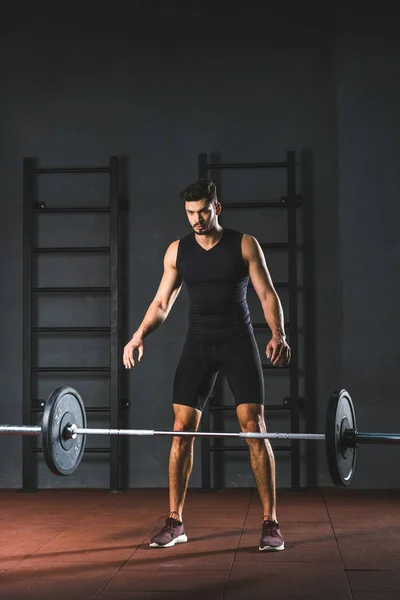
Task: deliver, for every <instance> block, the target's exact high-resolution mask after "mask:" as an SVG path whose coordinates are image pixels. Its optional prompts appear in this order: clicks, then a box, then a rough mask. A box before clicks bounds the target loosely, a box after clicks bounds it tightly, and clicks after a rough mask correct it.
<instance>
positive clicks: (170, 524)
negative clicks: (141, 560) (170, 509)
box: [150, 517, 188, 548]
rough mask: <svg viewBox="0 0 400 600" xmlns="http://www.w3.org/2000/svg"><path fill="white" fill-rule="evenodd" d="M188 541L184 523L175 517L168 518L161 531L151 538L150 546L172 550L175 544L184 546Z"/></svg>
mask: <svg viewBox="0 0 400 600" xmlns="http://www.w3.org/2000/svg"><path fill="white" fill-rule="evenodd" d="M187 540H188V539H187V535H186V533H185V528H184V526H183V523H182V522H181V521H178V519H174V518H173V517H167V519H166V520H165V525H164V527H163V528H162V529H161V531H159V532H158V533H156V535H154V536H153V537H152V538H151V540H150V546H151V547H152V548H170V547H171V546H175V544H183V543H184V542H187Z"/></svg>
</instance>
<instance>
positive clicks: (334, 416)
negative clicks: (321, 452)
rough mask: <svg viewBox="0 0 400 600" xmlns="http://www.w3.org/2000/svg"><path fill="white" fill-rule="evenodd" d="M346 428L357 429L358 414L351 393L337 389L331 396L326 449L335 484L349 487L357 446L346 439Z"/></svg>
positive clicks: (353, 471) (328, 410)
mask: <svg viewBox="0 0 400 600" xmlns="http://www.w3.org/2000/svg"><path fill="white" fill-rule="evenodd" d="M346 429H354V430H356V414H355V410H354V405H353V402H352V399H351V397H350V394H349V393H348V392H347V391H346V390H340V391H335V392H333V394H332V395H331V397H330V398H329V402H328V408H327V412H326V422H325V449H326V458H327V462H328V467H329V472H330V475H331V477H332V481H333V483H334V484H335V485H340V486H343V487H347V486H349V485H350V483H351V480H352V479H353V477H354V473H355V468H356V457H357V447H356V445H355V446H354V447H350V446H349V445H348V444H347V443H346V440H345V435H344V434H345V431H346Z"/></svg>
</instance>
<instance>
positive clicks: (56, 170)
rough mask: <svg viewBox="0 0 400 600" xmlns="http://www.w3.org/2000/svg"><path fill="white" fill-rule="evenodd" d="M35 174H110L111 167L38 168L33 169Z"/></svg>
mask: <svg viewBox="0 0 400 600" xmlns="http://www.w3.org/2000/svg"><path fill="white" fill-rule="evenodd" d="M33 172H34V173H35V174H36V175H43V174H45V173H54V174H59V173H109V172H110V167H44V168H40V167H38V168H35V169H33Z"/></svg>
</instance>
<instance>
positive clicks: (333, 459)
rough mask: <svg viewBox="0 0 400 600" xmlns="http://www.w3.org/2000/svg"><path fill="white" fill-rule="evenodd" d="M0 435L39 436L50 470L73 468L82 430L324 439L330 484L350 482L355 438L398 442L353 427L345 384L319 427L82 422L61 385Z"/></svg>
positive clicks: (75, 397) (76, 402)
mask: <svg viewBox="0 0 400 600" xmlns="http://www.w3.org/2000/svg"><path fill="white" fill-rule="evenodd" d="M0 435H30V436H41V438H42V448H43V454H44V458H45V462H46V465H47V466H48V468H49V469H50V471H51V472H52V473H54V474H55V475H71V474H72V473H74V471H76V469H77V468H78V466H79V464H80V462H81V460H82V457H83V454H84V451H85V446H86V436H88V435H119V436H172V437H215V438H241V439H272V440H274V439H275V440H306V441H307V440H315V441H325V452H326V458H327V463H328V468H329V472H330V475H331V478H332V481H333V483H334V484H335V485H340V486H348V485H350V483H351V481H352V479H353V477H354V473H355V468H356V457H357V448H358V445H360V444H399V443H400V434H399V433H370V432H365V433H362V432H358V431H357V426H356V416H355V409H354V404H353V401H352V399H351V397H350V394H349V393H348V391H347V390H344V389H342V390H337V391H334V392H333V393H332V394H331V396H330V398H329V402H328V406H327V411H326V418H325V433H283V432H282V433H280V432H275V433H271V432H265V433H264V432H237V433H236V432H232V433H230V432H205V431H157V430H154V429H107V428H89V427H87V419H86V411H85V407H84V403H83V400H82V398H81V396H80V395H79V393H78V392H77V390H76V389H74V388H72V387H70V386H63V387H60V388H57V389H55V390H54V391H53V392H52V393H51V394H50V395H49V397H48V399H47V401H46V403H45V406H44V411H43V419H42V424H41V426H37V425H32V426H26V425H0Z"/></svg>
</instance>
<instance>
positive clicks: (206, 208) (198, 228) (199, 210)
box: [185, 198, 220, 235]
mask: <svg viewBox="0 0 400 600" xmlns="http://www.w3.org/2000/svg"><path fill="white" fill-rule="evenodd" d="M185 209H186V214H187V217H188V219H189V223H190V225H191V226H192V227H193V229H194V231H195V232H196V234H197V235H207V233H210V232H211V231H212V230H213V229H214V227H215V225H216V224H217V217H218V215H219V213H220V204H219V202H216V201H211V202H209V201H208V200H207V199H206V198H204V199H203V200H194V201H191V202H185Z"/></svg>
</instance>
